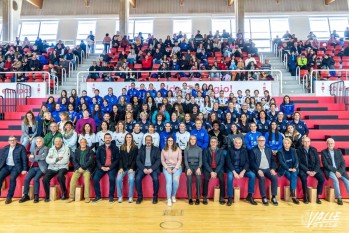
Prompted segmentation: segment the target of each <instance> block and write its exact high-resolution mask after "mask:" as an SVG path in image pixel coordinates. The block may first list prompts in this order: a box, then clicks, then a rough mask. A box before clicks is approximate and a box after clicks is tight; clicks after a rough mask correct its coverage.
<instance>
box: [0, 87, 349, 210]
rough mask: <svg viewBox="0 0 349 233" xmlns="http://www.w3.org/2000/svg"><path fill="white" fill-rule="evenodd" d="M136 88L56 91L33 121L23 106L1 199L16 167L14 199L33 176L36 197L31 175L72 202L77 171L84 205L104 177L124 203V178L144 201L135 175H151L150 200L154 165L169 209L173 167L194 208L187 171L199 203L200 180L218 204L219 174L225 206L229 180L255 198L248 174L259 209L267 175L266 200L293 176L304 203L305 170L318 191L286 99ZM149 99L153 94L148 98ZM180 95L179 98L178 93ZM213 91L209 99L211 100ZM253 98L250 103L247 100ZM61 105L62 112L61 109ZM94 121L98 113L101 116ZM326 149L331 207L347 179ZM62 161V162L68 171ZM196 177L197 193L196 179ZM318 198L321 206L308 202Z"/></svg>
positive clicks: (314, 158)
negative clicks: (19, 185)
mask: <svg viewBox="0 0 349 233" xmlns="http://www.w3.org/2000/svg"><path fill="white" fill-rule="evenodd" d="M149 85H150V86H149V88H148V90H145V87H144V85H143V84H141V87H140V89H136V87H135V83H132V84H131V88H130V89H129V90H126V89H124V90H123V93H122V94H121V95H120V96H119V97H116V96H115V95H114V94H113V90H112V88H108V94H107V95H106V96H105V97H104V98H102V97H100V96H99V91H98V90H95V96H93V97H92V98H91V97H89V96H87V92H86V91H83V92H82V96H81V97H77V96H76V93H75V92H73V93H71V94H72V95H71V96H70V97H69V98H68V99H69V101H70V100H71V101H72V102H70V103H67V102H64V101H66V100H67V93H66V92H62V95H61V97H60V98H59V100H58V101H57V103H55V101H54V98H53V97H49V98H48V101H47V103H46V104H44V105H43V106H42V107H41V110H40V112H39V114H38V116H37V117H35V116H34V114H33V113H32V112H31V111H29V112H28V113H27V114H26V116H25V117H24V120H23V123H22V132H23V133H22V137H21V140H20V141H21V144H19V143H17V141H16V138H14V137H10V138H9V145H8V146H6V147H5V148H4V150H2V154H1V160H0V183H1V182H2V181H3V180H4V178H5V177H6V176H7V175H8V174H11V182H10V183H11V184H10V190H9V192H8V196H7V200H6V203H10V202H11V200H12V197H13V193H14V190H15V184H16V179H15V177H17V176H18V175H19V174H20V173H22V174H25V173H26V172H27V171H28V175H27V177H26V180H25V188H24V194H23V197H22V199H21V200H20V202H24V201H27V200H28V198H29V197H28V193H27V192H28V186H29V183H30V181H31V179H33V178H34V180H35V182H34V186H35V187H34V201H35V202H37V201H38V194H39V184H40V183H39V179H40V177H41V176H43V175H44V178H43V184H44V188H45V193H46V196H45V201H49V192H50V190H49V184H50V180H51V179H52V178H53V177H54V176H56V175H57V179H58V182H59V183H60V186H61V191H62V199H66V198H69V200H68V202H71V201H72V200H74V190H75V185H76V181H77V180H78V178H79V177H80V176H83V177H84V183H85V186H84V189H85V200H86V202H90V198H89V197H90V196H89V194H90V190H89V182H88V181H89V180H90V179H91V178H92V179H93V185H94V190H95V194H96V197H95V198H94V199H93V202H98V201H100V200H101V192H100V179H101V178H102V177H103V176H104V175H106V174H107V175H108V176H109V185H110V187H109V190H110V191H109V201H110V202H113V201H114V193H115V186H117V188H116V190H117V196H118V202H122V201H123V195H122V187H123V185H122V182H123V178H124V176H125V175H127V177H128V184H129V193H128V201H129V202H132V201H133V190H134V186H136V189H137V193H138V198H137V203H138V204H139V203H141V202H142V200H143V194H142V179H143V178H144V177H145V176H146V175H150V176H151V178H152V179H153V191H154V193H153V203H157V202H158V190H159V179H158V176H159V174H160V172H161V171H162V172H163V174H164V176H165V179H166V193H167V200H168V205H169V206H171V205H172V204H173V203H174V202H176V192H177V189H178V185H179V181H180V178H181V174H182V172H185V174H186V175H187V190H188V198H189V204H193V203H194V201H193V199H194V196H193V194H192V181H193V178H192V177H193V176H194V175H195V177H196V192H197V193H196V198H195V199H196V200H195V204H199V203H200V201H199V199H200V197H201V194H202V196H203V203H204V204H207V203H208V201H207V198H208V184H209V180H210V179H211V178H218V179H219V183H220V200H219V201H220V203H221V204H225V199H224V198H225V196H226V192H225V191H226V190H225V180H224V173H227V175H228V179H227V196H228V202H227V204H228V205H231V204H232V200H233V181H234V179H241V178H243V177H248V196H247V197H246V198H247V201H248V202H250V203H251V204H253V205H255V204H257V203H256V202H255V201H254V198H253V195H254V187H255V179H256V178H258V182H259V189H260V195H261V197H262V203H263V204H264V205H268V204H269V202H268V199H267V196H266V189H265V178H268V179H270V180H271V202H272V204H274V205H278V202H277V200H276V195H277V186H278V182H277V181H278V177H281V176H285V177H287V178H288V179H289V180H290V190H291V197H292V200H293V202H294V203H296V204H298V203H299V201H298V199H297V197H296V194H295V189H296V186H297V179H298V178H297V177H298V176H299V177H300V179H301V181H302V187H303V193H304V202H305V203H308V201H309V200H308V194H307V191H306V188H307V176H313V177H315V178H316V179H317V180H318V191H317V195H318V197H319V195H321V194H322V191H323V184H324V177H323V175H322V170H321V168H320V159H319V157H318V152H317V150H316V148H314V147H312V146H310V139H309V138H308V136H307V135H308V133H309V129H308V128H307V126H306V124H305V122H304V121H302V120H301V115H300V113H299V112H295V107H294V103H293V102H292V101H291V99H290V97H289V96H285V97H284V99H283V103H282V104H281V105H280V107H277V105H276V102H275V99H274V101H273V98H271V96H270V95H269V92H268V91H267V90H266V91H264V96H262V97H261V96H259V92H258V90H255V91H254V94H253V96H252V95H250V90H248V89H247V90H245V95H242V91H241V90H239V91H238V93H237V96H235V95H234V93H230V95H229V98H226V97H225V95H224V92H223V91H221V92H220V93H219V96H218V97H216V96H215V93H214V91H213V90H214V89H213V87H209V86H207V85H206V84H203V85H202V86H201V87H200V86H199V84H196V85H195V86H194V87H188V85H187V84H186V83H183V84H182V87H181V88H180V87H178V88H176V89H175V90H174V91H171V90H166V88H165V84H161V88H160V90H158V91H156V90H155V89H154V88H153V86H152V84H149ZM153 96H156V97H155V98H154V97H153ZM183 97H184V98H183ZM211 97H212V98H211ZM252 100H254V101H255V102H252ZM65 106H67V108H64V107H65ZM102 117H103V118H102ZM327 145H328V149H326V150H323V151H322V152H321V153H322V157H321V159H322V163H323V169H324V172H325V176H326V178H327V179H328V178H331V179H332V180H333V183H334V188H335V193H336V197H337V199H338V204H343V202H342V199H341V193H340V189H339V184H338V182H339V179H341V180H342V181H343V182H344V184H345V186H346V188H347V191H349V180H348V176H347V174H346V171H345V163H344V159H343V156H342V153H341V151H340V150H338V149H334V141H333V140H332V139H329V140H327ZM27 148H28V150H30V156H29V160H30V161H31V166H30V168H29V170H28V165H27V156H26V153H27V152H26V149H27ZM69 164H70V168H69ZM69 169H72V170H74V174H73V177H72V181H71V182H70V192H69V196H68V193H67V188H66V187H65V174H66V173H67V172H68V170H69ZM202 175H203V177H204V183H203V192H202V193H201V176H202ZM316 201H317V203H319V204H320V203H321V201H320V199H319V198H317V200H316Z"/></svg>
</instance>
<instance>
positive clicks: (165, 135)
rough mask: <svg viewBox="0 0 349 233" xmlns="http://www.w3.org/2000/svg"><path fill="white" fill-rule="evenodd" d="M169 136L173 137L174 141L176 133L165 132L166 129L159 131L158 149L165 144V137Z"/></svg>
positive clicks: (162, 147)
mask: <svg viewBox="0 0 349 233" xmlns="http://www.w3.org/2000/svg"><path fill="white" fill-rule="evenodd" d="M169 136H172V137H173V138H174V142H176V134H174V133H172V132H170V133H168V132H166V131H163V132H161V133H160V145H159V148H160V150H162V149H164V147H165V145H166V141H167V138H168V137H169Z"/></svg>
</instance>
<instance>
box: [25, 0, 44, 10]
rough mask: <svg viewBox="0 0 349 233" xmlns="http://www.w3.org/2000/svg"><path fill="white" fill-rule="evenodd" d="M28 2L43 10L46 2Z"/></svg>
mask: <svg viewBox="0 0 349 233" xmlns="http://www.w3.org/2000/svg"><path fill="white" fill-rule="evenodd" d="M27 2H29V3H30V4H32V5H33V6H35V7H37V8H39V9H42V6H43V5H44V0H27Z"/></svg>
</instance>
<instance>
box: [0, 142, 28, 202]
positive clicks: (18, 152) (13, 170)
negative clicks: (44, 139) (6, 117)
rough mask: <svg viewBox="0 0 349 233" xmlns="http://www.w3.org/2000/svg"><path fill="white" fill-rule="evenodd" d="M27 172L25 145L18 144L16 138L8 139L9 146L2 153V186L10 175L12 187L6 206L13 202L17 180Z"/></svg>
mask: <svg viewBox="0 0 349 233" xmlns="http://www.w3.org/2000/svg"><path fill="white" fill-rule="evenodd" d="M27 170H28V159H27V151H26V149H25V147H24V146H23V145H21V144H19V143H18V141H17V138H16V137H14V136H10V137H9V138H8V145H6V146H5V147H4V148H2V150H1V151H0V184H2V182H3V181H4V180H5V178H6V177H7V176H8V175H10V186H9V190H8V193H7V197H6V201H5V204H10V203H11V202H12V197H13V195H14V192H15V189H16V179H17V177H18V176H19V175H20V174H22V175H25V174H26V173H27ZM0 195H1V189H0Z"/></svg>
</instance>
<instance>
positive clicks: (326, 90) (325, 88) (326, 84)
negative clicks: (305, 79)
mask: <svg viewBox="0 0 349 233" xmlns="http://www.w3.org/2000/svg"><path fill="white" fill-rule="evenodd" d="M335 82H338V81H316V82H315V95H316V96H331V94H330V93H331V84H332V83H335ZM346 87H349V81H344V88H343V91H344V90H345V88H346ZM334 91H336V90H334ZM340 91H341V90H340Z"/></svg>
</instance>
